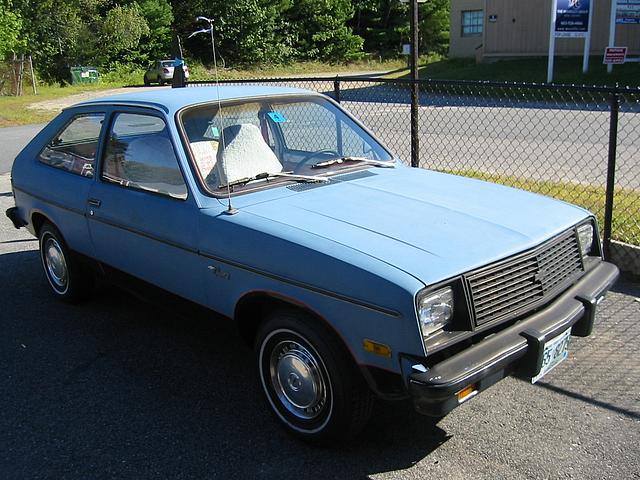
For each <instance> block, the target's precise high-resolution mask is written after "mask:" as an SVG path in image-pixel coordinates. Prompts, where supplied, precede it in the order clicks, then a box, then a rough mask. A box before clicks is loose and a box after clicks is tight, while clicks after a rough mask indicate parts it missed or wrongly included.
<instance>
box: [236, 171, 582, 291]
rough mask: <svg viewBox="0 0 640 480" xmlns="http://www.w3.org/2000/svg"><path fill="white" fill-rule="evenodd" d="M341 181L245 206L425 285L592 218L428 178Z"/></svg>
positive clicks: (438, 176)
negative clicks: (399, 270) (325, 239)
mask: <svg viewBox="0 0 640 480" xmlns="http://www.w3.org/2000/svg"><path fill="white" fill-rule="evenodd" d="M335 178H336V180H334V181H332V182H331V183H329V184H312V185H310V184H306V185H305V184H298V185H295V186H290V187H288V188H281V189H278V190H287V194H286V195H281V196H279V197H278V198H274V199H270V200H266V199H262V200H261V201H260V202H258V203H254V204H251V203H250V202H247V204H245V205H243V206H242V211H244V212H247V213H251V214H252V215H257V216H260V217H263V218H266V219H270V220H272V221H274V222H278V223H281V224H285V225H287V226H290V227H293V228H295V229H298V230H302V231H304V232H308V233H310V234H313V235H317V236H321V237H324V238H328V239H330V240H332V241H333V242H335V244H336V248H349V249H353V250H357V251H360V252H363V253H365V254H367V255H369V256H370V257H373V258H376V259H378V260H380V261H382V262H385V263H387V264H389V265H393V266H395V267H397V268H399V269H401V270H403V271H405V272H407V273H409V274H410V275H413V276H414V277H415V278H417V279H419V280H421V281H422V282H424V283H425V284H430V283H434V282H437V281H440V280H443V279H446V278H449V277H452V276H455V275H459V274H461V273H464V272H467V271H469V270H473V269H475V268H478V267H481V266H483V265H487V264H489V263H491V262H494V261H496V260H500V259H502V258H505V257H508V256H510V255H513V254H516V253H519V252H522V251H524V250H527V249H529V248H532V247H534V246H536V245H538V244H540V243H542V242H544V241H545V240H547V239H549V238H551V237H553V236H554V235H557V234H559V233H561V232H562V231H564V230H566V229H567V228H570V227H571V226H572V225H575V224H576V223H578V222H579V221H580V220H582V219H584V218H586V217H587V216H588V215H589V214H588V212H586V211H585V210H583V209H581V208H578V207H576V206H573V205H570V204H567V203H565V202H561V201H558V200H554V199H551V198H548V197H544V196H541V195H537V194H534V193H530V192H525V191H523V190H518V189H513V188H509V187H504V186H501V185H496V184H492V183H487V182H483V181H479V180H474V179H470V178H464V177H458V176H454V175H447V174H442V173H438V172H432V171H428V170H421V169H411V168H405V167H398V168H396V169H370V170H362V171H358V172H356V173H351V174H347V175H342V176H340V177H335ZM292 189H293V190H292ZM283 193H284V192H283ZM249 197H251V195H248V196H246V197H245V198H246V199H248V198H249ZM242 203H244V202H242Z"/></svg>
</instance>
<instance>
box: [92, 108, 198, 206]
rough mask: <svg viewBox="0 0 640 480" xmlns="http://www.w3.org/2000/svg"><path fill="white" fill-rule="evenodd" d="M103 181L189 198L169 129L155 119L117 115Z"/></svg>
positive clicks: (106, 152)
mask: <svg viewBox="0 0 640 480" xmlns="http://www.w3.org/2000/svg"><path fill="white" fill-rule="evenodd" d="M101 178H102V179H103V180H105V181H107V182H112V183H117V184H118V185H122V186H123V187H129V188H136V189H141V190H147V191H149V192H154V193H160V194H163V195H167V196H170V197H173V198H180V199H185V198H187V187H186V185H185V183H184V178H183V177H182V172H181V171H180V167H179V166H178V159H177V158H176V156H175V153H174V151H173V147H172V145H171V140H170V139H169V132H168V131H167V126H166V124H165V123H164V121H163V120H162V119H161V118H159V117H155V116H152V115H143V114H138V113H119V114H117V115H116V117H115V120H114V122H113V125H112V127H111V131H110V132H109V139H108V141H107V145H106V147H105V153H104V162H103V167H102V175H101Z"/></svg>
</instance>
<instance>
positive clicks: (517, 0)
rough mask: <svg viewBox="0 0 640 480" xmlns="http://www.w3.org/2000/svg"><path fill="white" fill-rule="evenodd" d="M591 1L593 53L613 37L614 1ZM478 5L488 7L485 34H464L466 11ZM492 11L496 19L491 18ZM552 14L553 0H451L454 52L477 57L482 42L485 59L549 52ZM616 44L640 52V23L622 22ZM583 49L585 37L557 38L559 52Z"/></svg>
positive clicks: (631, 52)
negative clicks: (465, 36)
mask: <svg viewBox="0 0 640 480" xmlns="http://www.w3.org/2000/svg"><path fill="white" fill-rule="evenodd" d="M591 1H592V5H593V6H594V7H595V10H594V16H593V34H592V37H591V55H603V54H604V49H605V47H606V46H607V43H608V39H609V13H610V8H611V1H610V0H591ZM474 9H483V10H484V31H483V35H482V37H471V38H462V36H461V28H462V27H461V21H462V20H461V19H462V11H463V10H474ZM492 15H495V16H496V21H495V22H489V16H492ZM550 15H551V0H475V1H473V0H451V44H450V45H451V46H450V56H451V57H473V56H474V55H475V47H476V46H477V45H480V44H482V50H481V51H482V55H483V57H484V59H491V58H507V57H524V56H537V57H540V56H546V55H547V54H548V51H549V20H550ZM472 45H473V46H472ZM616 45H617V46H627V47H629V55H634V56H635V55H640V25H618V26H617V29H616ZM583 49H584V40H583V39H576V38H557V39H556V55H582V52H583Z"/></svg>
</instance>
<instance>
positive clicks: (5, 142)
mask: <svg viewBox="0 0 640 480" xmlns="http://www.w3.org/2000/svg"><path fill="white" fill-rule="evenodd" d="M43 127H44V125H43V124H37V125H22V126H20V127H5V128H0V149H1V150H0V175H2V174H3V173H7V172H10V171H11V165H13V159H14V158H16V155H18V153H20V150H22V149H23V148H24V147H25V146H26V145H27V143H29V141H30V140H31V139H32V138H33V137H34V136H35V135H36V134H37V133H38V132H39V131H40V130H42V128H43Z"/></svg>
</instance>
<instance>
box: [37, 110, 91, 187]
mask: <svg viewBox="0 0 640 480" xmlns="http://www.w3.org/2000/svg"><path fill="white" fill-rule="evenodd" d="M103 121H104V114H103V113H91V114H86V115H77V116H75V117H74V118H73V119H72V120H71V121H70V122H69V123H68V124H67V125H66V126H65V127H64V128H63V129H62V130H60V131H59V132H58V133H57V134H56V136H55V137H53V138H52V139H51V141H50V142H49V143H48V144H47V146H46V147H44V148H43V149H42V151H41V152H40V155H39V156H38V159H39V160H40V161H41V162H42V163H45V164H47V165H51V166H52V167H56V168H60V169H62V170H66V171H68V172H71V173H75V174H76V175H82V176H84V177H89V178H93V169H94V166H95V161H96V150H97V149H98V139H99V137H100V129H101V128H102V123H103Z"/></svg>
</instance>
